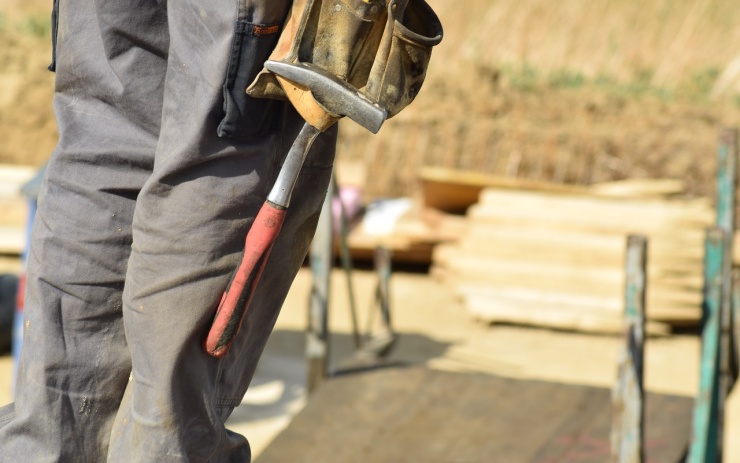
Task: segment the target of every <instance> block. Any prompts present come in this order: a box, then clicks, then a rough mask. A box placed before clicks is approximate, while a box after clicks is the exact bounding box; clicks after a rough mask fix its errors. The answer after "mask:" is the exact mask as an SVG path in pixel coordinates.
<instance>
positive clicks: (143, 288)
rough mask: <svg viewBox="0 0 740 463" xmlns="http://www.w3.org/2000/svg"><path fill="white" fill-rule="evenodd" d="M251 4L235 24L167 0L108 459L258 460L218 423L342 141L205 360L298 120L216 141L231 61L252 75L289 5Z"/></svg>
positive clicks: (294, 260) (242, 384)
mask: <svg viewBox="0 0 740 463" xmlns="http://www.w3.org/2000/svg"><path fill="white" fill-rule="evenodd" d="M247 4H248V5H247V6H246V7H244V5H242V8H240V9H239V10H238V15H239V22H238V23H237V25H236V27H235V20H236V19H237V17H236V16H237V10H236V9H234V10H233V11H231V10H229V9H226V8H224V5H223V4H220V3H218V2H201V1H195V0H182V1H178V2H169V6H168V8H169V23H170V50H169V67H168V69H167V80H166V82H165V96H164V103H163V107H164V109H163V118H162V129H161V134H160V139H159V144H158V147H157V153H156V161H155V167H154V172H153V175H152V177H151V178H150V180H149V181H148V182H147V183H146V185H145V187H144V188H143V190H142V192H141V194H140V196H139V199H138V202H137V206H136V212H135V217H134V228H133V248H132V254H131V258H130V260H129V265H128V274H127V277H126V287H125V290H124V320H125V326H126V336H127V339H128V343H129V347H130V350H131V356H132V362H133V374H132V378H131V381H130V382H129V384H128V387H127V389H126V394H125V396H124V399H123V402H122V405H121V408H120V411H119V414H118V416H117V418H116V423H115V426H114V429H113V432H112V435H111V447H110V452H109V461H115V462H131V461H137V462H170V461H172V462H177V461H198V462H208V461H210V462H232V461H233V462H247V461H249V458H250V451H249V446H248V444H247V441H246V439H244V438H243V437H241V436H238V435H236V434H234V433H231V432H229V431H227V430H226V428H225V427H224V422H225V420H226V419H227V417H228V416H229V414H230V413H231V410H232V408H233V407H234V406H235V405H237V404H238V403H239V401H240V400H241V397H242V396H243V394H244V392H245V390H246V388H247V386H248V383H249V381H250V380H251V378H252V375H253V373H254V369H255V367H256V364H257V360H258V359H259V356H260V354H261V352H262V350H263V348H264V345H265V342H266V340H267V337H268V336H269V334H270V331H271V330H272V328H273V325H274V322H275V319H276V317H277V314H278V312H279V309H280V306H281V305H282V302H283V300H284V298H285V296H286V294H287V291H288V288H289V286H290V284H291V282H292V280H293V278H294V276H295V274H296V272H297V271H298V268H299V266H300V264H301V262H302V261H303V259H304V256H305V253H306V250H307V246H308V242H309V241H310V238H311V236H312V234H313V231H314V229H315V225H316V221H317V218H318V214H319V211H320V208H321V204H322V201H323V198H324V195H325V194H326V190H327V185H328V181H329V177H330V170H331V164H332V162H333V156H334V148H333V146H334V137H335V135H336V134H335V133H334V132H332V133H330V134H327V136H324V137H321V138H320V139H319V140H317V142H316V143H315V144H314V149H313V150H312V152H311V154H309V159H308V160H307V165H306V169H304V172H303V174H302V176H301V179H300V180H299V184H298V185H297V190H296V191H295V193H294V195H293V202H292V204H291V208H290V209H289V211H288V215H287V218H286V223H285V225H284V227H283V231H282V233H281V234H280V237H279V238H278V242H277V243H276V245H275V248H274V249H273V252H272V255H271V257H270V260H269V262H268V265H267V269H266V270H265V273H264V275H263V278H262V281H261V283H260V287H259V289H258V292H257V294H256V295H255V299H254V303H253V304H252V306H251V308H250V310H249V312H248V314H247V318H246V320H245V322H244V325H243V328H242V330H241V332H240V333H239V335H238V337H237V339H236V340H235V343H234V345H233V346H232V348H231V351H230V352H229V354H228V356H227V357H226V358H225V359H223V360H218V359H215V358H213V357H210V356H208V355H207V354H206V353H205V352H204V350H203V348H202V345H201V344H202V341H203V339H204V338H205V335H206V332H207V330H208V327H209V325H210V322H211V320H212V319H213V316H214V313H215V308H216V306H217V304H218V302H219V299H220V297H221V294H222V293H223V290H224V288H225V287H226V285H227V282H228V280H229V277H230V274H231V272H232V271H233V269H234V268H235V267H236V265H237V263H238V261H239V258H240V253H241V250H242V248H243V246H244V237H245V235H246V232H247V231H248V229H249V226H250V224H251V222H252V220H253V217H254V215H255V214H256V213H257V211H258V209H259V208H260V206H261V205H262V202H263V201H264V199H265V197H266V195H267V192H268V191H269V188H270V187H271V185H272V182H273V181H274V179H275V177H276V175H277V171H278V169H279V166H280V162H281V158H282V157H284V155H285V153H286V152H287V150H288V148H289V146H290V144H291V143H292V141H293V137H294V136H295V135H296V133H297V131H298V129H299V128H300V124H301V120H300V119H299V118H298V117H297V116H296V115H295V113H294V112H293V111H292V110H289V109H288V108H287V107H286V105H284V104H282V103H280V104H277V105H272V106H270V107H265V106H262V103H261V102H251V103H249V104H248V105H247V106H246V107H244V108H242V109H243V111H241V112H240V113H239V114H240V116H243V117H244V119H245V120H244V121H236V123H235V124H234V125H233V127H237V131H239V130H242V129H243V131H241V132H240V133H237V134H236V135H238V136H236V137H231V138H224V137H218V136H217V131H218V129H217V127H219V125H220V127H221V129H224V127H225V125H224V124H222V118H223V109H222V108H223V89H222V84H223V81H224V76H231V75H232V73H231V72H230V71H231V70H233V69H230V68H229V66H230V65H231V66H233V65H235V63H240V64H241V65H244V66H247V67H249V65H250V64H254V65H255V66H254V72H256V71H257V70H258V69H259V67H260V65H261V63H262V62H263V61H264V60H265V58H266V57H267V56H268V54H269V52H270V48H271V45H270V44H271V43H274V42H270V40H272V39H271V38H270V34H269V33H267V32H265V31H272V30H276V29H275V28H272V27H269V26H271V25H274V24H279V23H280V22H281V21H282V20H283V18H284V16H285V13H286V12H287V9H288V6H289V5H288V3H287V2H275V1H272V2H267V1H259V2H257V1H255V2H247ZM249 23H254V24H257V25H259V27H261V28H262V29H261V31H262V32H259V33H253V34H251V33H246V34H243V33H242V32H244V31H250V30H252V26H253V25H254V24H252V25H250V24H249ZM265 26H267V27H265ZM235 30H236V31H237V34H235ZM274 38H276V37H274ZM234 43H238V44H239V46H237V47H234V46H233V44H234ZM237 74H238V73H237ZM243 88H244V87H241V88H238V89H237V91H239V92H242V93H243ZM229 101H230V100H229V99H228V97H227V103H228V102H229ZM228 104H230V103H228ZM228 104H227V107H228ZM253 105H256V106H253ZM227 109H228V108H227ZM239 124H246V125H244V126H240V125H239ZM228 125H229V124H226V126H228ZM233 127H232V128H233ZM240 127H241V128H240ZM226 129H228V127H226Z"/></svg>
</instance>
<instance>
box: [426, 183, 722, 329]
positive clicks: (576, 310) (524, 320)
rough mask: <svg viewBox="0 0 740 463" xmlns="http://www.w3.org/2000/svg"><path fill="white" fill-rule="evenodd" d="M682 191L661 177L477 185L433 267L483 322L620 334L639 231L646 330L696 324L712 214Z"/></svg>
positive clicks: (709, 207)
mask: <svg viewBox="0 0 740 463" xmlns="http://www.w3.org/2000/svg"><path fill="white" fill-rule="evenodd" d="M678 190H680V184H677V183H676V182H675V181H670V182H665V181H657V180H656V181H639V182H635V181H633V182H619V183H611V184H606V185H596V186H593V187H590V188H585V187H579V188H578V190H575V189H574V190H571V191H568V190H566V189H563V188H562V187H561V186H557V187H555V188H553V189H552V190H550V191H547V189H546V188H539V187H538V188H536V189H516V188H512V186H511V185H506V186H503V187H501V186H499V187H490V186H489V187H483V188H481V192H480V196H479V201H478V203H477V204H475V205H473V206H471V207H470V208H469V209H468V211H467V214H466V227H465V231H464V232H463V233H462V234H461V236H460V238H459V240H458V241H457V242H455V243H453V244H446V245H441V246H439V247H437V249H435V252H434V257H433V260H434V267H433V271H434V273H435V274H436V275H439V276H440V277H441V278H443V279H444V280H445V281H446V282H448V283H449V284H451V285H453V286H454V288H455V290H456V291H457V293H458V294H459V295H460V296H461V298H462V299H463V301H464V304H465V306H466V307H467V309H468V310H469V311H470V312H471V313H472V314H473V315H474V316H475V317H477V318H480V319H483V320H486V321H489V322H498V323H514V324H524V325H536V326H544V327H550V328H558V329H568V330H579V331H589V332H619V331H621V327H622V319H623V304H624V303H623V298H624V296H623V293H624V289H623V288H624V257H625V256H624V254H625V247H626V239H627V236H628V235H629V234H643V235H646V236H647V237H648V269H647V272H648V284H647V308H646V309H647V330H648V332H649V333H652V334H661V333H669V332H671V330H672V329H673V328H674V327H690V326H695V325H698V324H699V322H700V319H701V290H702V272H703V260H702V259H703V245H704V234H705V229H706V227H708V226H710V225H711V224H713V223H714V211H713V208H712V205H711V203H710V201H708V200H707V199H705V198H701V199H681V198H680V195H677V193H678Z"/></svg>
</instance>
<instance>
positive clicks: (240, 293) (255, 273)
mask: <svg viewBox="0 0 740 463" xmlns="http://www.w3.org/2000/svg"><path fill="white" fill-rule="evenodd" d="M285 212H286V209H285V208H283V207H279V206H276V205H274V204H272V203H270V202H269V201H267V202H265V204H264V205H263V206H262V208H261V209H260V211H259V213H258V214H257V217H255V219H254V223H253V224H252V228H251V229H250V230H249V233H248V234H247V238H246V240H245V243H244V256H243V257H242V260H241V263H240V264H239V267H237V269H236V271H235V272H234V275H233V276H232V278H231V282H230V283H229V285H228V286H227V288H226V291H225V292H224V294H223V296H222V297H221V303H220V304H219V306H218V310H217V311H216V317H215V318H214V320H213V324H212V325H211V329H210V331H209V332H208V336H207V337H206V340H205V342H204V343H203V348H204V349H205V350H206V352H208V354H210V355H212V356H214V357H219V358H220V357H223V356H224V355H226V354H227V353H228V352H229V348H230V347H231V343H232V342H233V340H234V336H235V335H236V333H237V332H238V331H239V328H241V325H242V322H243V321H244V315H246V313H247V309H248V308H249V303H250V302H251V301H252V296H254V290H255V288H256V287H257V283H258V282H259V279H260V276H261V275H262V270H264V268H265V263H266V262H267V258H268V257H269V256H270V251H271V250H272V245H273V243H274V242H275V238H276V237H277V235H278V233H280V228H281V227H282V226H283V221H284V220H285Z"/></svg>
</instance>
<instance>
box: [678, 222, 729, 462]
mask: <svg viewBox="0 0 740 463" xmlns="http://www.w3.org/2000/svg"><path fill="white" fill-rule="evenodd" d="M724 244H725V232H724V230H722V229H720V228H712V229H710V230H708V231H707V237H706V241H705V253H704V256H705V257H704V302H703V305H704V307H703V311H704V313H703V328H702V348H701V364H700V366H699V392H698V394H697V397H696V401H695V404H694V420H693V425H692V435H691V443H690V446H689V454H688V458H687V460H686V461H687V463H706V462H717V461H721V444H720V442H721V441H720V434H719V431H720V426H719V421H720V410H719V395H720V394H719V392H720V391H719V354H720V352H719V350H720V349H719V348H720V339H719V338H720V327H721V315H722V313H721V305H722V276H723V275H722V273H723V268H724V247H725V246H724Z"/></svg>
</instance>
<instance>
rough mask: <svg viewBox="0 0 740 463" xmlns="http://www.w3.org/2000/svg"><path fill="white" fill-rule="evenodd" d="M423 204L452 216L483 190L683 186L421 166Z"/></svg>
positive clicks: (627, 191)
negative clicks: (560, 180)
mask: <svg viewBox="0 0 740 463" xmlns="http://www.w3.org/2000/svg"><path fill="white" fill-rule="evenodd" d="M419 179H420V182H421V187H422V196H423V198H424V204H425V205H426V206H427V207H433V208H436V209H439V210H442V211H446V212H451V213H461V212H464V211H465V210H466V209H467V208H468V207H469V206H471V205H473V204H475V203H477V202H478V196H479V195H480V193H481V191H483V189H484V188H491V187H494V188H497V189H511V190H519V191H522V190H527V191H537V192H548V193H551V194H570V195H589V196H601V197H612V198H641V199H645V198H665V197H670V196H674V195H678V194H681V193H683V192H684V191H685V184H684V182H683V181H681V180H677V179H629V180H621V181H615V182H607V183H598V184H595V185H591V186H588V187H587V186H581V185H563V184H557V183H551V182H541V181H536V180H529V179H521V178H515V177H501V176H494V175H487V174H483V173H481V172H472V171H461V170H457V169H447V168H444V167H432V166H425V167H422V168H421V170H420V172H419Z"/></svg>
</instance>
